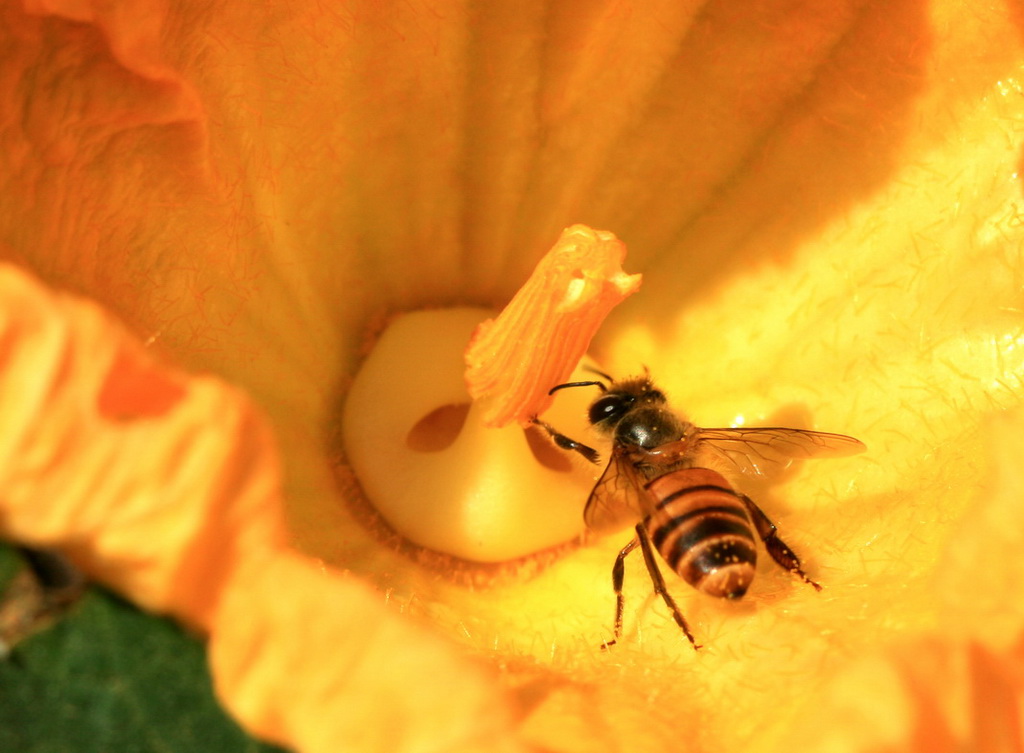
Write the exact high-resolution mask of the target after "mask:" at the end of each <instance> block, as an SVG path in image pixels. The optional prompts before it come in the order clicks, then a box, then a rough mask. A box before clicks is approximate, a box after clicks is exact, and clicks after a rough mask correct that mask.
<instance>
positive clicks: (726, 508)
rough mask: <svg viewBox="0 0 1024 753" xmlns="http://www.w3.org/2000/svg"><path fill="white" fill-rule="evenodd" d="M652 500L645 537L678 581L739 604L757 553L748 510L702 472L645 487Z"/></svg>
mask: <svg viewBox="0 0 1024 753" xmlns="http://www.w3.org/2000/svg"><path fill="white" fill-rule="evenodd" d="M647 491H648V492H649V493H650V494H652V495H653V497H654V500H655V506H654V511H653V512H652V513H651V514H650V515H649V516H648V517H647V518H646V519H645V520H644V526H645V527H646V529H647V533H648V534H649V535H650V537H651V541H652V542H653V543H654V548H655V549H657V550H658V552H659V553H660V554H661V556H662V557H664V559H665V561H666V562H667V563H668V564H669V566H670V567H671V568H672V569H673V570H675V571H676V573H678V574H679V576H680V577H681V578H682V579H683V580H685V581H686V582H687V583H689V584H690V585H691V586H693V587H694V588H696V589H697V590H698V591H703V592H704V593H706V594H709V595H711V596H719V597H722V598H725V599H738V598H740V597H741V596H743V594H745V593H746V592H747V588H748V587H749V586H750V581H751V580H753V578H754V565H755V564H756V562H757V548H756V546H755V541H754V532H753V530H752V527H751V522H750V516H749V515H748V514H747V507H746V505H745V504H744V503H743V500H742V499H741V498H740V496H739V495H738V494H737V493H736V492H735V491H733V489H732V487H730V486H729V482H727V481H726V480H725V478H724V477H723V476H722V475H721V474H719V473H716V472H715V471H712V470H709V469H707V468H684V469H682V470H678V471H672V472H671V473H666V474H665V475H664V476H660V477H658V478H656V479H654V480H653V481H651V482H650V483H648V484H647Z"/></svg>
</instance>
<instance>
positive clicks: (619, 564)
mask: <svg viewBox="0 0 1024 753" xmlns="http://www.w3.org/2000/svg"><path fill="white" fill-rule="evenodd" d="M639 544H640V540H639V539H638V538H636V537H633V540H632V541H630V542H629V543H628V544H626V545H625V546H624V547H622V549H621V551H620V552H619V556H618V557H616V558H615V564H614V565H613V566H612V588H613V589H615V637H614V638H612V639H611V640H610V641H607V642H605V643H603V644H601V648H609V647H610V646H614V645H615V643H616V642H617V641H618V640H619V638H621V637H622V610H623V607H624V606H625V603H624V600H623V598H622V582H623V580H625V578H626V557H627V556H628V555H629V553H630V552H632V551H633V550H634V549H636V548H637V546H638V545H639Z"/></svg>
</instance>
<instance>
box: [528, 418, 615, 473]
mask: <svg viewBox="0 0 1024 753" xmlns="http://www.w3.org/2000/svg"><path fill="white" fill-rule="evenodd" d="M530 421H531V423H533V424H535V425H536V426H539V427H540V428H542V429H544V431H546V432H547V433H548V436H550V437H551V440H552V441H553V442H554V443H555V444H556V445H558V446H559V447H561V448H562V449H563V450H569V451H571V452H578V453H579V454H580V455H582V456H583V457H585V458H586V459H587V460H589V461H590V462H591V463H593V464H594V465H597V464H598V463H600V462H601V455H600V453H598V451H597V450H595V449H594V448H593V447H588V446H587V445H585V444H583V443H582V442H577V441H576V440H575V439H571V438H569V437H567V436H565V434H562V433H561V432H560V431H558V430H557V429H555V427H553V426H552V425H551V424H549V423H546V422H544V421H541V420H540V419H539V418H537V417H536V416H534V417H533V418H532V419H530Z"/></svg>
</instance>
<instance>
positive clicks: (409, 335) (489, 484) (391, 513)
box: [342, 225, 640, 562]
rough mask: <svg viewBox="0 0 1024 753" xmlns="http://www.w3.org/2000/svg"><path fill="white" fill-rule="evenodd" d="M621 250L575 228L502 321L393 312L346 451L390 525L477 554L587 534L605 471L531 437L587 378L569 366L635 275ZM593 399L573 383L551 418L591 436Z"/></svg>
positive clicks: (477, 312)
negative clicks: (555, 392)
mask: <svg viewBox="0 0 1024 753" xmlns="http://www.w3.org/2000/svg"><path fill="white" fill-rule="evenodd" d="M624 253H625V248H624V247H623V245H622V244H621V243H620V242H619V241H617V240H616V239H615V237H614V236H613V235H611V234H610V233H604V232H596V231H593V230H590V229H589V228H586V227H583V226H581V225H576V226H574V227H571V228H569V229H568V230H566V231H565V232H564V233H563V234H562V237H561V239H560V240H559V241H558V243H557V244H556V245H555V247H554V249H552V251H551V252H549V254H548V255H547V256H546V257H545V258H544V259H543V260H541V262H540V264H538V265H537V269H536V270H535V272H534V274H533V276H532V277H531V278H530V280H529V281H528V282H527V283H526V285H525V286H524V287H523V288H522V289H521V290H520V291H519V293H517V294H516V296H515V297H514V298H513V300H512V302H511V303H510V304H509V305H508V307H507V308H506V309H505V310H504V311H503V312H502V313H501V314H500V315H499V316H498V317H497V318H495V319H487V317H488V316H489V315H492V314H493V312H491V311H486V310H483V309H473V308H463V309H444V310H433V311H418V312H414V313H410V314H405V315H402V316H399V317H396V318H395V319H394V320H392V322H391V323H390V325H389V326H388V328H387V329H386V330H385V331H384V332H383V334H382V335H381V336H380V338H379V339H378V340H377V342H376V344H375V345H374V348H373V351H372V352H371V353H370V354H369V356H368V357H367V358H366V360H365V361H364V363H363V365H362V367H361V368H360V371H359V373H358V374H357V375H356V377H355V379H354V380H353V383H352V386H351V388H350V390H349V394H348V396H347V398H346V404H345V414H344V417H343V429H342V431H343V437H344V443H345V452H346V455H347V458H348V461H349V463H350V465H351V467H352V469H353V470H354V471H355V474H356V476H357V477H358V479H359V482H360V484H361V485H362V487H363V491H364V492H365V495H366V498H367V500H368V501H369V502H370V504H372V505H373V508H374V510H375V511H376V512H377V513H379V515H380V517H382V518H383V519H384V521H385V522H386V523H387V524H388V526H389V527H390V528H392V529H394V530H395V531H397V532H398V533H399V534H401V535H402V537H403V538H405V539H407V540H408V541H411V542H413V543H414V544H418V545H420V546H422V547H426V548H428V549H432V550H435V551H439V552H444V553H447V554H450V555H455V556H457V557H460V558H462V559H467V560H473V561H477V562H502V561H507V560H512V559H517V558H521V557H524V556H527V555H532V554H534V553H536V552H539V551H541V550H544V549H548V548H551V547H554V546H558V545H561V544H564V543H565V542H567V541H570V540H572V539H574V538H576V537H577V536H579V535H580V533H582V530H583V527H584V526H583V506H584V504H585V503H586V500H587V496H588V494H589V492H590V490H591V488H592V487H593V484H594V481H595V477H596V475H597V473H598V472H599V471H600V468H599V467H597V466H594V465H591V464H588V463H586V462H584V461H582V460H581V459H580V458H579V457H577V456H576V455H575V454H574V453H573V454H569V453H564V452H562V451H559V450H557V448H554V447H553V446H552V445H551V443H550V439H549V438H548V437H547V436H545V435H541V436H535V435H532V434H536V432H537V430H536V427H534V426H532V425H531V424H530V423H529V419H530V418H531V417H532V416H534V415H536V414H537V413H540V412H543V411H544V409H545V407H546V406H547V405H549V404H550V403H551V399H550V398H549V397H548V395H547V391H548V390H549V389H550V388H551V387H552V386H554V385H555V384H558V383H559V382H564V381H567V380H570V379H577V380H583V379H587V378H589V377H592V374H591V375H588V374H587V373H586V372H583V371H579V370H576V371H574V369H575V368H576V366H577V365H578V363H579V362H580V359H581V357H582V356H583V354H584V352H585V350H586V348H587V346H588V345H589V344H590V340H591V337H592V336H593V334H594V333H595V331H596V330H597V328H598V326H599V325H600V323H601V321H602V320H603V319H604V317H605V315H606V314H607V313H608V311H609V310H610V309H611V308H612V306H614V305H615V303H618V302H619V301H621V300H622V299H623V298H624V297H625V296H627V295H629V294H630V293H632V292H633V291H634V290H636V288H637V286H638V285H639V281H640V277H639V275H633V276H629V275H626V274H624V273H623V272H622V270H621V267H620V264H621V261H622V256H623V254H624ZM485 319H487V321H485V322H484V323H483V324H480V322H481V321H484V320H485ZM471 337H472V344H471V345H470V348H469V350H468V351H467V350H466V343H467V342H470V339H471ZM467 363H468V364H469V368H468V369H465V364H467ZM591 365H593V364H591ZM467 388H468V389H467ZM592 397H593V396H592V394H591V392H589V391H587V390H565V391H564V393H559V396H558V400H557V402H555V403H554V405H553V407H552V409H551V410H550V411H549V412H548V414H547V415H546V416H545V419H546V420H550V421H551V422H552V423H554V424H555V425H557V426H558V427H559V430H560V431H564V432H567V433H569V434H570V435H571V436H573V437H579V438H580V440H581V441H584V440H585V441H587V442H588V443H590V442H592V441H593V440H594V439H595V437H594V436H593V435H592V434H590V433H589V431H588V429H589V426H588V424H587V421H586V415H587V410H586V409H587V405H588V403H589V401H590V400H591V398H592ZM512 422H517V423H518V425H516V424H512V425H507V424H510V423H512ZM502 425H504V427H503V428H491V427H499V426H502Z"/></svg>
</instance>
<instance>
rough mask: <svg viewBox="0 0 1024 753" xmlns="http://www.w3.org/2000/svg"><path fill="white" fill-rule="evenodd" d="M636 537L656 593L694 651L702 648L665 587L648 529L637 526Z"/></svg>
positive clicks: (641, 524) (642, 525) (640, 525)
mask: <svg viewBox="0 0 1024 753" xmlns="http://www.w3.org/2000/svg"><path fill="white" fill-rule="evenodd" d="M636 537H637V539H639V541H640V550H641V551H642V552H643V553H644V563H645V564H646V565H647V572H648V573H650V574H651V581H652V582H653V583H654V592H655V593H656V594H660V595H661V598H662V599H664V600H665V604H666V606H668V608H669V609H670V610H671V612H672V617H673V619H675V621H676V624H677V625H679V627H680V628H682V630H683V632H684V633H686V637H687V638H689V639H690V643H691V644H693V647H694V649H698V648H700V646H699V645H698V644H697V641H695V640H694V639H693V633H691V632H690V626H689V625H687V624H686V620H685V619H684V618H683V613H682V612H680V611H679V607H678V606H676V602H675V599H673V598H672V594H670V593H669V592H668V588H666V587H665V579H664V578H663V577H662V576H661V570H659V569H658V562H657V560H655V558H654V547H653V546H652V545H651V539H650V537H649V536H648V535H647V529H646V528H644V524H643V523H638V524H637V526H636Z"/></svg>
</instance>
